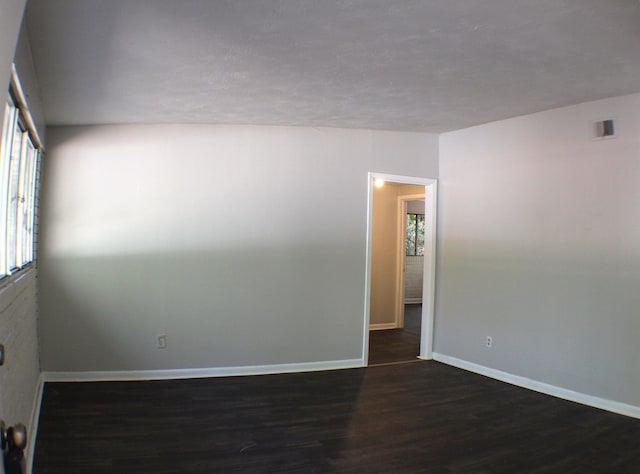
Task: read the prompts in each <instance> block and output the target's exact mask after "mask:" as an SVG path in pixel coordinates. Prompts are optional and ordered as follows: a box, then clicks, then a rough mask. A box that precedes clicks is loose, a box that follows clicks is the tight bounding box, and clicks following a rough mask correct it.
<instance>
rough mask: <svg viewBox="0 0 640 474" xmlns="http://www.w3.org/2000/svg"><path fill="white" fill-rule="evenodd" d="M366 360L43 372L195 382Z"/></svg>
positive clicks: (64, 378)
mask: <svg viewBox="0 0 640 474" xmlns="http://www.w3.org/2000/svg"><path fill="white" fill-rule="evenodd" d="M366 365H367V364H366V362H365V361H364V360H363V359H346V360H327V361H320V362H301V363H294V364H274V365H246V366H238V367H205V368H198V369H168V370H118V371H88V372H43V373H42V376H43V380H44V381H45V382H99V381H124V380H166V379H193V378H204V377H232V376H240V375H267V374H286V373H292V372H316V371H321V370H337V369H354V368H359V367H365V366H366Z"/></svg>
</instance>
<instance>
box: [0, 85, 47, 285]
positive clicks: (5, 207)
mask: <svg viewBox="0 0 640 474" xmlns="http://www.w3.org/2000/svg"><path fill="white" fill-rule="evenodd" d="M19 96H21V91H20V90H19V83H18V82H17V80H16V78H15V77H14V80H13V81H12V89H11V91H10V93H9V97H8V99H7V101H6V103H5V106H4V120H3V127H2V137H1V138H2V143H1V146H0V224H1V227H0V277H4V276H6V275H10V274H12V273H14V272H16V271H17V270H19V269H21V268H23V267H24V266H25V265H27V264H28V263H29V262H31V261H32V260H33V250H34V248H33V247H34V242H33V239H34V235H33V227H34V222H35V204H36V202H35V193H36V174H37V169H38V159H39V155H40V152H39V149H38V148H39V147H38V146H37V144H36V143H37V142H36V139H37V138H36V136H35V132H34V130H33V128H32V127H30V126H29V125H31V123H32V122H31V117H30V116H29V112H28V111H27V109H26V107H24V106H23V105H21V104H23V103H24V101H19V100H17V99H16V97H19Z"/></svg>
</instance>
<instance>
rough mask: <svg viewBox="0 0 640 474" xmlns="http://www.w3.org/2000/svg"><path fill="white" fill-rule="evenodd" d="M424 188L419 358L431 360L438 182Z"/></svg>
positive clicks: (432, 182)
mask: <svg viewBox="0 0 640 474" xmlns="http://www.w3.org/2000/svg"><path fill="white" fill-rule="evenodd" d="M429 181H430V183H429V184H427V185H425V188H424V225H425V227H426V228H427V229H429V232H425V234H424V263H423V269H422V275H423V276H422V326H421V334H420V358H421V359H427V360H428V359H432V358H433V338H434V324H435V323H434V320H435V308H436V236H437V235H438V180H436V179H432V180H429Z"/></svg>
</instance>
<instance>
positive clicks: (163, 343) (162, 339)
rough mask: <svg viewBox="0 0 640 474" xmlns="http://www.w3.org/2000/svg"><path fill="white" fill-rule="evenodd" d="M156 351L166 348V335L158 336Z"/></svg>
mask: <svg viewBox="0 0 640 474" xmlns="http://www.w3.org/2000/svg"><path fill="white" fill-rule="evenodd" d="M157 347H158V349H166V348H167V335H166V334H159V335H158V346H157Z"/></svg>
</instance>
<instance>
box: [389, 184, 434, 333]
mask: <svg viewBox="0 0 640 474" xmlns="http://www.w3.org/2000/svg"><path fill="white" fill-rule="evenodd" d="M419 200H425V206H426V191H423V192H422V194H407V195H404V196H398V236H397V253H396V255H397V261H396V304H395V318H394V321H395V325H396V328H403V327H404V288H405V278H406V276H407V272H406V261H407V255H406V253H407V252H406V249H405V245H406V242H405V241H406V237H407V219H406V217H405V216H406V213H407V203H408V202H409V201H419ZM425 215H426V212H425ZM423 291H424V288H423Z"/></svg>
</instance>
